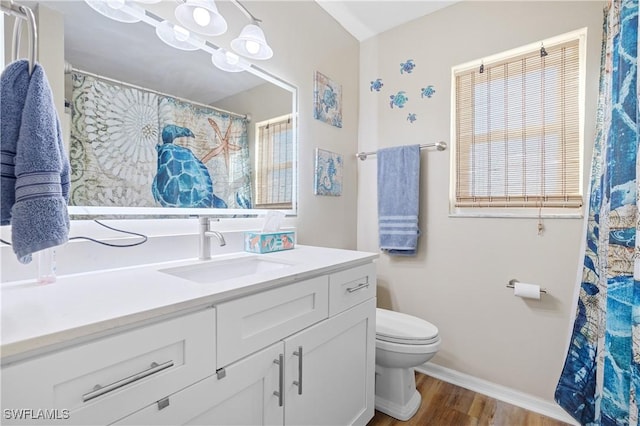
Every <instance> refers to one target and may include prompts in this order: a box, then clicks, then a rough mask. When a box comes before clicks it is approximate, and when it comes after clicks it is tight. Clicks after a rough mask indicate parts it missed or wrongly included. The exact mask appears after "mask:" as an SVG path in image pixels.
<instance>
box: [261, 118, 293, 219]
mask: <svg viewBox="0 0 640 426" xmlns="http://www.w3.org/2000/svg"><path fill="white" fill-rule="evenodd" d="M257 127H258V138H257V139H258V145H257V152H256V157H257V161H258V164H257V168H256V170H257V172H256V182H255V185H256V200H255V207H256V208H291V206H292V201H291V197H292V194H293V137H292V125H291V118H290V117H285V118H283V119H281V120H278V121H273V122H268V123H263V124H259V125H258V126H257Z"/></svg>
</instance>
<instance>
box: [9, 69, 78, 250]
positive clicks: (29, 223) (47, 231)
mask: <svg viewBox="0 0 640 426" xmlns="http://www.w3.org/2000/svg"><path fill="white" fill-rule="evenodd" d="M0 82H1V84H2V87H1V89H0V91H1V93H2V104H1V107H0V130H1V131H2V133H1V134H0V141H1V144H2V145H1V150H2V194H1V196H2V224H3V225H4V224H7V223H11V234H12V244H13V251H14V252H15V253H16V256H17V257H18V260H19V261H20V262H21V263H29V262H30V261H31V254H32V253H34V252H37V251H40V250H44V249H46V248H50V247H55V246H57V245H60V244H64V243H65V242H67V240H68V236H69V214H68V212H67V202H68V199H69V160H68V158H67V155H66V152H65V149H64V145H63V143H62V131H61V126H60V120H59V119H58V115H57V113H56V110H55V106H54V103H53V93H52V92H51V88H50V87H49V82H48V81H47V77H46V75H45V73H44V69H43V68H42V67H41V66H40V65H39V64H35V66H34V69H33V73H32V74H31V75H29V71H28V62H27V61H25V60H20V61H16V62H14V63H11V64H9V66H8V67H7V68H6V69H5V71H4V72H3V73H2V77H1V78H0ZM16 129H17V130H16ZM11 163H13V164H11ZM12 166H13V167H12ZM12 168H13V176H11V169H12ZM12 181H13V182H14V185H13V187H12V185H11V182H12ZM9 209H10V210H9Z"/></svg>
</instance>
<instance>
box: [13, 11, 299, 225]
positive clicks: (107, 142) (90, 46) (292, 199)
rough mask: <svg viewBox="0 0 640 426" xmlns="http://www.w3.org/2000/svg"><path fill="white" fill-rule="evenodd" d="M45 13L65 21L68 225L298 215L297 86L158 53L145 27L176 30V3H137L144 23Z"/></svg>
mask: <svg viewBox="0 0 640 426" xmlns="http://www.w3.org/2000/svg"><path fill="white" fill-rule="evenodd" d="M220 3H225V2H220ZM25 4H28V5H30V6H32V7H33V6H35V5H36V4H37V3H36V2H25ZM42 5H43V6H44V7H46V8H49V9H53V10H54V11H57V12H59V13H61V14H62V15H63V17H64V45H65V52H64V55H65V61H66V67H65V68H66V69H65V104H66V108H65V109H66V111H65V117H64V119H65V120H66V125H65V126H64V127H65V128H67V129H68V130H67V133H68V135H67V137H68V141H69V150H70V161H71V165H72V178H71V179H72V189H71V200H70V213H71V214H72V216H73V215H83V216H85V215H117V216H121V215H123V216H127V215H136V216H139V215H145V216H146V215H160V216H166V215H200V214H207V215H221V216H238V215H239V216H246V215H254V214H258V213H260V212H261V211H263V210H267V209H278V210H284V211H286V212H287V213H288V214H295V212H296V186H297V185H296V184H297V182H296V180H297V179H296V178H297V176H296V143H297V140H296V112H297V93H296V88H295V87H294V86H292V85H291V84H288V83H287V82H285V81H283V80H281V79H279V78H277V77H276V76H273V75H270V74H269V73H267V72H264V71H263V70H261V69H260V68H258V67H256V66H255V65H251V66H250V67H249V68H248V69H246V70H244V71H241V72H225V71H222V70H220V69H218V68H216V67H215V66H214V65H213V63H212V57H211V54H210V53H208V52H207V49H197V50H193V51H185V50H180V49H176V48H174V47H171V46H169V45H167V44H165V43H164V42H162V41H161V40H160V39H159V38H158V36H157V35H156V27H155V26H154V25H150V24H149V21H148V20H149V19H154V20H156V21H161V20H162V19H170V18H169V17H164V18H160V16H161V15H163V14H165V15H172V14H173V11H172V10H170V8H175V5H176V2H175V1H171V2H167V1H165V2H161V3H159V4H153V5H144V4H141V3H138V5H140V6H146V10H145V11H144V13H145V17H146V18H145V19H143V21H141V22H137V23H123V22H118V21H115V20H112V19H109V18H107V17H105V16H102V15H101V14H99V13H97V12H96V11H95V10H94V9H92V8H91V7H89V6H88V4H87V3H86V2H85V1H78V0H73V1H54V2H51V1H44V2H42ZM223 7H226V8H227V10H230V9H228V8H229V7H232V5H231V6H229V5H226V6H225V5H224V4H221V5H220V6H219V8H220V9H221V12H223V10H222V9H223ZM162 8H165V9H166V11H163V9H162ZM235 13H237V11H235ZM174 19H175V18H174ZM145 20H146V21H147V22H145ZM43 36H46V35H43ZM207 43H208V44H207V45H205V46H207V47H210V46H214V47H217V46H216V45H215V44H212V42H211V41H210V40H209V41H207ZM276 54H277V52H276ZM280 54H281V52H280Z"/></svg>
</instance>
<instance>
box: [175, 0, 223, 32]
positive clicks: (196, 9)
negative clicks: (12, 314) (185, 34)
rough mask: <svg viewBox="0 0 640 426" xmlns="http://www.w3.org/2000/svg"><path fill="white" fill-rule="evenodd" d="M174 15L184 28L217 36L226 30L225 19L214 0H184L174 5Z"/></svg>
mask: <svg viewBox="0 0 640 426" xmlns="http://www.w3.org/2000/svg"><path fill="white" fill-rule="evenodd" d="M175 15H176V18H177V19H178V21H179V22H180V23H181V24H182V25H184V27H185V28H187V29H189V30H191V31H194V32H197V33H199V34H203V35H210V36H217V35H220V34H224V33H225V32H226V31H227V21H226V20H225V19H224V17H223V16H222V15H221V14H220V12H218V8H217V7H216V3H215V1H214V0H185V1H184V2H183V3H181V4H179V5H178V7H176V11H175Z"/></svg>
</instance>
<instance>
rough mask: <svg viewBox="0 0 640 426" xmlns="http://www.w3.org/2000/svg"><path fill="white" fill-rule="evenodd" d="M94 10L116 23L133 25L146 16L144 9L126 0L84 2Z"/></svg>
mask: <svg viewBox="0 0 640 426" xmlns="http://www.w3.org/2000/svg"><path fill="white" fill-rule="evenodd" d="M84 1H85V3H87V4H88V5H89V7H91V8H92V9H93V10H95V11H96V12H98V13H99V14H101V15H102V16H106V17H107V18H110V19H113V20H114V21H118V22H124V23H127V24H132V23H134V22H140V21H141V20H142V17H143V16H144V15H145V11H144V9H143V8H141V7H140V6H138V5H137V4H133V3H131V2H129V1H126V0H84Z"/></svg>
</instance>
